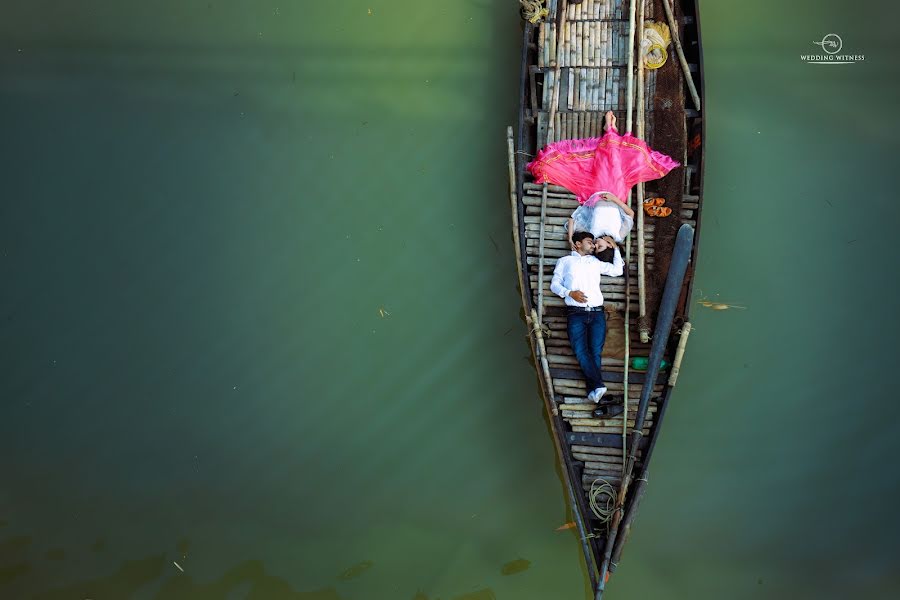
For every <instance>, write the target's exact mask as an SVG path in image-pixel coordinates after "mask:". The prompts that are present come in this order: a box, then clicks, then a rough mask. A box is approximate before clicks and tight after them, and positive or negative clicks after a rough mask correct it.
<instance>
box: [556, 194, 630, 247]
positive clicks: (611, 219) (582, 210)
mask: <svg viewBox="0 0 900 600" xmlns="http://www.w3.org/2000/svg"><path fill="white" fill-rule="evenodd" d="M572 218H573V219H574V220H575V231H590V232H591V234H592V235H593V236H594V237H601V236H604V235H608V236H610V237H611V238H612V239H614V240H616V242H623V241H625V236H626V235H628V232H630V231H631V229H632V227H634V219H632V218H631V217H629V216H628V215H627V214H625V211H624V210H623V209H622V207H621V206H619V205H618V204H616V203H615V202H611V201H609V200H598V201H597V204H595V205H594V206H593V207H588V206H579V207H578V208H576V209H575V212H573V213H572ZM566 227H568V223H566ZM572 233H574V231H573V232H572Z"/></svg>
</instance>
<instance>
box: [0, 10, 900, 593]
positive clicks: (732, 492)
mask: <svg viewBox="0 0 900 600" xmlns="http://www.w3.org/2000/svg"><path fill="white" fill-rule="evenodd" d="M6 4H7V6H5V8H4V16H3V19H2V21H0V115H2V117H0V118H2V123H3V126H2V144H0V159H2V165H3V171H2V174H3V176H2V179H0V186H2V187H0V190H2V195H0V198H2V202H0V277H2V294H0V319H2V325H0V336H2V343H0V360H2V365H3V367H2V369H3V370H2V378H0V399H2V403H0V468H2V471H0V472H2V475H3V484H2V486H0V598H4V599H6V598H10V599H19V598H22V599H25V598H39V599H53V600H55V599H60V600H62V599H68V598H76V599H83V598H93V599H94V600H102V599H106V598H110V599H112V598H116V599H118V598H135V599H139V600H148V599H159V600H168V599H170V598H171V599H182V598H184V599H188V598H191V599H193V598H199V599H213V598H215V599H225V598H227V599H228V600H233V599H236V598H253V599H254V600H268V599H285V598H309V599H337V598H340V599H344V600H350V599H382V598H385V599H388V598H389V599H395V598H397V599H413V598H418V599H419V600H421V599H422V598H429V599H431V600H435V599H437V598H443V599H444V600H447V599H454V598H465V599H467V600H487V599H489V598H494V597H496V598H498V599H502V598H516V599H526V598H527V599H532V598H533V599H551V598H586V597H588V588H587V584H586V575H585V572H584V570H583V568H582V566H581V558H580V549H579V546H578V542H577V539H576V537H575V535H574V533H573V532H572V531H571V530H569V531H565V532H556V531H554V530H555V529H556V527H558V526H559V525H561V524H563V523H565V522H566V521H567V520H568V516H567V513H566V506H565V501H564V493H563V489H562V487H561V484H560V480H559V478H558V476H557V472H556V469H555V465H554V456H553V450H552V445H551V442H550V438H549V437H548V434H547V429H546V425H545V421H544V418H543V415H542V404H541V401H540V398H539V396H538V393H537V389H538V388H537V382H536V379H535V376H534V371H533V369H532V367H531V365H530V364H529V361H528V354H529V350H528V346H527V341H526V337H525V333H526V332H525V328H524V325H523V324H522V322H521V321H520V319H519V317H518V312H519V296H518V291H517V289H516V287H515V286H516V276H515V272H514V260H513V255H512V244H511V241H510V236H509V221H508V219H509V215H508V197H507V195H506V190H507V188H506V185H507V183H506V154H505V126H506V124H508V123H512V122H513V119H514V118H515V110H516V102H517V100H516V94H517V90H516V86H517V80H518V56H519V25H518V22H517V17H516V15H515V11H514V5H515V3H513V2H488V1H487V0H480V1H479V0H470V1H464V2H458V3H425V2H418V3H414V2H398V1H396V0H394V1H391V2H386V1H377V2H376V1H374V0H373V1H372V2H357V1H349V2H340V3H329V4H328V5H324V4H323V3H316V4H313V3H311V2H305V3H298V2H292V3H279V2H275V1H271V2H215V1H213V2H209V1H208V0H207V1H203V2H187V1H184V0H182V1H179V2H174V1H171V0H169V1H166V2H157V3H138V2H108V1H106V2H104V1H101V0H85V1H84V2H79V3H65V2H50V1H45V2H36V1H34V2H29V3H23V2H20V3H16V4H15V5H13V4H12V3H6ZM370 10H371V14H369V11H370ZM787 10H788V11H789V13H788V14H785V9H784V8H783V7H782V6H781V4H780V3H776V2H772V1H771V0H766V1H764V2H760V3H755V4H752V5H748V4H747V3H744V2H736V1H733V0H729V1H728V2H717V3H711V2H704V3H703V7H702V11H703V15H702V16H703V21H702V22H703V33H704V41H705V53H706V61H707V62H706V68H707V71H706V76H707V83H706V94H707V103H706V107H705V111H706V115H707V127H708V139H707V143H708V146H707V168H706V175H707V179H706V209H705V213H704V217H703V218H704V224H703V229H702V245H701V254H700V256H699V270H698V280H697V288H698V289H699V290H702V292H703V293H704V294H705V295H706V296H708V297H711V298H717V299H719V300H721V301H726V302H733V303H736V304H741V305H745V306H747V307H748V308H747V309H746V310H738V309H734V310H730V311H724V312H710V311H707V312H704V310H705V309H702V308H701V307H698V310H697V311H696V313H695V315H694V323H695V333H694V334H693V335H692V338H691V343H690V348H689V351H688V356H687V357H686V360H685V365H684V367H685V368H684V370H683V374H682V376H681V378H680V379H679V390H678V392H677V393H676V395H675V397H674V400H673V403H672V405H671V408H670V411H669V413H668V415H669V416H668V418H667V422H668V424H667V426H666V429H665V432H664V435H663V436H662V438H661V440H660V444H659V447H658V450H657V453H656V456H655V459H654V460H655V468H654V469H653V473H652V479H651V484H650V488H649V491H648V495H647V497H646V500H645V503H644V505H643V507H642V510H641V517H640V519H639V521H638V524H637V527H636V529H635V531H634V532H633V535H632V539H631V541H630V543H629V545H628V548H627V550H626V552H625V560H624V561H623V564H622V566H621V567H620V569H619V571H618V572H617V574H616V575H615V577H614V578H613V579H612V580H611V582H610V585H609V590H610V597H612V598H691V599H696V598H710V599H712V598H717V599H718V598H826V597H827V598H832V597H833V598H839V597H841V598H843V597H860V598H891V597H896V596H897V594H898V593H900V579H898V576H897V575H896V573H897V572H898V566H900V565H898V563H900V551H898V550H897V541H896V539H897V535H898V534H900V519H898V518H897V516H896V513H895V512H894V506H896V504H897V503H898V501H900V474H898V473H900V471H898V469H896V468H895V467H894V465H893V462H894V458H893V457H894V454H895V452H897V451H898V450H900V442H898V441H897V436H896V433H895V432H896V426H895V423H896V421H897V417H898V416H900V409H898V406H897V404H896V402H895V394H894V393H892V389H891V386H890V384H889V381H890V377H889V373H891V372H892V371H893V369H894V368H895V367H894V364H893V363H894V359H895V358H896V355H897V353H896V350H895V347H894V344H893V343H892V338H895V337H896V336H897V335H898V333H900V331H898V329H900V327H898V320H897V318H896V317H895V315H894V310H895V308H894V307H895V306H896V305H897V301H898V300H900V293H898V290H897V286H896V285H895V283H894V281H895V275H894V273H895V271H894V269H895V266H894V262H895V261H894V254H895V252H894V249H893V244H892V242H891V240H892V239H893V235H892V234H893V233H894V229H895V225H896V223H897V222H898V219H900V209H898V204H897V202H896V199H895V195H896V194H895V193H894V189H895V187H896V185H895V182H894V181H893V177H892V175H893V174H894V169H893V165H894V163H895V160H894V154H895V151H896V140H897V139H898V134H900V120H898V119H897V118H896V116H895V114H894V107H895V106H897V104H898V101H900V84H898V83H896V82H897V80H898V78H897V76H898V69H897V67H896V62H895V61H894V58H893V55H894V53H895V52H896V50H895V48H894V45H895V40H896V35H895V23H896V22H897V19H896V17H897V16H898V14H897V10H896V9H890V8H887V9H886V8H883V7H881V6H880V5H878V4H876V3H874V2H871V1H866V2H858V3H855V4H854V5H853V6H852V7H842V6H838V5H833V6H821V5H820V3H814V2H811V1H809V0H804V1H803V2H801V3H797V4H792V5H791V6H790V8H789V9H787ZM832 31H834V32H837V33H839V34H840V35H841V36H842V37H843V39H844V44H845V46H846V51H848V52H849V51H851V50H852V51H853V52H856V53H863V54H865V55H866V60H865V61H864V62H863V63H859V64H856V65H846V66H835V67H832V66H820V67H817V66H815V65H808V64H803V63H802V62H801V61H800V59H799V56H800V55H801V54H806V53H812V52H815V51H817V50H818V47H817V46H815V45H813V44H812V42H813V41H815V40H819V39H821V38H822V36H823V35H824V34H825V33H828V32H832ZM717 294H718V296H717ZM698 297H699V296H698ZM175 562H177V563H178V566H180V567H181V568H182V569H184V573H182V572H181V571H180V570H179V568H178V567H176V566H175V564H174V563H175ZM417 594H419V595H418V596H417Z"/></svg>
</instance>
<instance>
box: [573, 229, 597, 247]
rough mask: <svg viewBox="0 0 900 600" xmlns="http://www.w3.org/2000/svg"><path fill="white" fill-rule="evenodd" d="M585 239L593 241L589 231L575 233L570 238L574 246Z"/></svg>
mask: <svg viewBox="0 0 900 600" xmlns="http://www.w3.org/2000/svg"><path fill="white" fill-rule="evenodd" d="M587 238H591V239H594V236H593V234H591V232H590V231H576V232H575V235H573V236H572V243H573V244H576V243H578V242H580V241H582V240H584V239H587Z"/></svg>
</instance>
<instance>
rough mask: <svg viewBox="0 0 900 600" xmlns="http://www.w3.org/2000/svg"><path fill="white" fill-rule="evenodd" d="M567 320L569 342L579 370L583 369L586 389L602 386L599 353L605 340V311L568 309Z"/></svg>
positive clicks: (590, 389) (591, 389)
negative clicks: (579, 366)
mask: <svg viewBox="0 0 900 600" xmlns="http://www.w3.org/2000/svg"><path fill="white" fill-rule="evenodd" d="M567 321H568V322H567V324H566V330H567V331H568V333H569V343H570V344H571V345H572V351H573V352H574V353H575V358H577V359H578V364H579V365H581V370H582V371H584V376H585V378H586V379H587V389H588V391H589V392H591V391H593V390H595V389H597V388H598V387H604V384H603V374H602V373H601V372H600V354H601V353H602V352H603V343H604V342H605V341H606V312H604V311H602V310H598V311H595V312H594V311H592V312H583V311H578V310H573V309H568V311H567Z"/></svg>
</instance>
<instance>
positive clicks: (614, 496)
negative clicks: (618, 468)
mask: <svg viewBox="0 0 900 600" xmlns="http://www.w3.org/2000/svg"><path fill="white" fill-rule="evenodd" d="M588 500H589V501H590V506H591V512H592V513H594V516H595V517H597V519H598V520H599V521H600V522H601V523H609V521H610V519H612V516H613V514H614V513H615V512H616V504H617V501H618V493H617V492H616V487H615V486H614V485H613V484H611V483H610V482H608V481H607V480H605V479H603V478H602V477H598V478H597V479H595V480H594V481H592V482H591V491H590V493H589V494H588Z"/></svg>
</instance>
